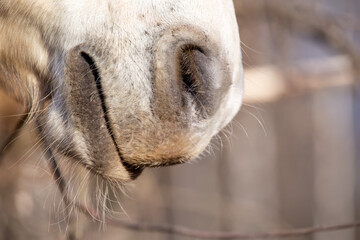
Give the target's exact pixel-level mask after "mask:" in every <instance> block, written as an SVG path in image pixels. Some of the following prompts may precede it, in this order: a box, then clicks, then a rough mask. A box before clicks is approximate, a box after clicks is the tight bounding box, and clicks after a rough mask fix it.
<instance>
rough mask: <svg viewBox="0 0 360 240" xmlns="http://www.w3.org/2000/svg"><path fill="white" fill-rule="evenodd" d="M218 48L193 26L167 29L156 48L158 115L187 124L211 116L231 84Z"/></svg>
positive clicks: (155, 91)
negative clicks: (180, 120)
mask: <svg viewBox="0 0 360 240" xmlns="http://www.w3.org/2000/svg"><path fill="white" fill-rule="evenodd" d="M221 51H222V50H221V49H220V48H219V44H217V43H216V41H214V40H213V39H211V37H210V36H208V35H207V34H206V33H204V32H203V31H201V30H199V29H197V28H195V27H189V26H181V27H177V28H174V29H170V30H169V31H167V32H166V33H165V34H164V35H163V36H162V37H161V38H160V40H159V41H158V43H157V44H156V47H155V64H154V70H155V81H154V82H155V84H154V93H155V104H154V106H153V107H154V109H155V111H157V114H158V115H160V116H163V117H164V118H166V119H169V118H176V119H177V120H179V119H182V121H184V122H187V123H188V122H189V119H191V120H192V121H200V120H204V119H207V118H210V117H211V116H213V115H214V114H215V113H216V112H217V110H218V108H219V105H220V102H221V100H222V99H223V98H224V97H225V95H226V92H227V91H228V90H229V88H230V85H231V70H229V69H228V66H229V64H227V61H226V59H224V57H223V56H224V55H225V54H223V53H222V52H221Z"/></svg>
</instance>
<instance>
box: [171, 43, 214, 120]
mask: <svg viewBox="0 0 360 240" xmlns="http://www.w3.org/2000/svg"><path fill="white" fill-rule="evenodd" d="M176 56H177V62H176V67H175V69H177V71H176V74H177V77H176V78H177V82H179V83H180V84H179V85H180V86H179V91H180V94H181V95H182V96H183V97H182V99H183V104H182V105H183V106H187V107H188V109H191V108H192V109H195V110H196V112H197V116H198V117H200V118H207V117H209V116H210V115H212V114H213V112H214V111H216V106H215V105H216V102H218V101H219V100H220V99H218V96H216V95H217V93H216V92H217V90H216V89H215V88H216V86H215V85H216V84H217V83H219V82H221V79H219V76H217V74H219V71H218V63H217V60H216V57H212V56H211V55H210V54H209V55H208V54H207V52H206V51H205V50H204V49H203V48H201V47H199V46H197V45H192V44H186V45H183V46H180V47H179V49H178V51H177V53H176ZM220 78H221V77H220ZM189 107H190V108H189Z"/></svg>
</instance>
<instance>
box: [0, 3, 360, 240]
mask: <svg viewBox="0 0 360 240" xmlns="http://www.w3.org/2000/svg"><path fill="white" fill-rule="evenodd" d="M234 4H235V8H236V14H237V17H238V23H239V29H240V36H241V40H242V49H243V63H244V67H245V96H244V105H243V107H242V109H241V111H240V112H239V114H238V115H237V116H236V118H235V119H234V121H233V122H232V123H231V124H230V125H229V126H228V127H227V128H226V129H225V130H224V131H222V132H221V133H220V134H219V136H217V137H215V138H214V139H213V141H212V143H211V145H210V147H208V149H207V153H205V154H203V156H202V157H201V158H199V159H197V160H196V161H194V162H192V163H190V164H184V165H181V166H174V167H169V168H162V169H151V170H145V172H144V173H143V174H142V176H140V177H139V178H138V179H137V180H136V181H135V182H134V183H133V184H132V186H130V187H129V189H128V190H127V192H128V196H122V197H121V198H122V200H121V202H122V207H123V209H124V210H125V212H126V214H125V213H120V214H119V216H118V217H119V218H121V219H129V220H131V221H135V222H146V223H154V224H169V225H181V226H187V227H191V228H194V229H198V230H208V231H231V232H232V231H236V232H242V233H246V234H251V233H262V232H273V231H277V230H282V229H287V230H291V229H298V228H304V227H311V226H318V225H331V224H342V223H349V222H353V221H356V220H360V202H359V201H360V177H359V174H357V172H359V171H360V146H358V143H359V140H360V95H359V86H360V85H359V84H360V75H359V72H360V67H359V66H360V1H359V0H342V1H339V0H312V1H304V0H234ZM0 99H1V101H0V111H1V115H2V116H10V115H12V116H13V117H1V118H0V144H1V141H3V139H5V136H7V135H9V133H10V131H11V129H13V128H14V127H15V125H16V119H18V118H19V117H17V116H16V114H18V113H21V109H20V108H19V107H18V106H16V104H15V103H12V102H11V101H10V100H8V99H7V98H6V97H5V95H4V94H3V93H1V92H0ZM37 144H38V139H37V138H36V135H35V134H34V131H33V130H32V129H30V128H28V129H26V130H25V131H24V132H23V133H22V134H21V136H20V138H19V139H18V140H17V141H16V142H15V144H14V146H12V149H11V151H10V152H8V153H7V154H6V161H4V162H3V163H2V167H1V168H0V209H1V211H0V239H63V236H64V232H66V231H69V229H67V228H66V221H64V218H63V216H62V214H61V212H62V211H61V208H62V204H61V195H60V194H59V192H58V190H57V187H56V185H55V184H54V182H53V180H52V178H51V174H50V173H49V169H48V166H47V165H46V163H44V161H45V160H44V159H43V154H42V152H41V149H39V148H36V147H35V148H34V147H33V146H38V145H37ZM121 211H122V210H121ZM84 221H86V220H84ZM82 228H84V229H85V230H84V231H83V234H84V238H83V239H94V240H95V239H111V240H112V239H160V240H161V239H164V240H165V239H170V240H183V239H190V238H186V237H179V236H174V235H171V234H157V233H144V232H137V231H129V230H126V229H120V228H117V227H112V226H110V225H108V226H107V227H106V229H105V231H104V230H103V229H102V228H101V227H99V224H98V223H92V222H90V221H87V223H86V224H85V226H82ZM285 239H291V240H312V239H313V240H322V239H324V240H325V239H326V240H332V239H334V240H340V239H341V240H355V239H360V231H359V230H358V229H347V230H341V231H332V232H324V233H316V234H311V235H307V236H301V237H292V238H285Z"/></svg>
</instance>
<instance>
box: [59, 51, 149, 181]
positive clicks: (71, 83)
mask: <svg viewBox="0 0 360 240" xmlns="http://www.w3.org/2000/svg"><path fill="white" fill-rule="evenodd" d="M67 61H68V62H67V65H68V69H67V73H66V79H67V80H66V81H67V84H68V97H67V101H68V108H69V110H70V112H71V113H72V115H73V123H74V126H75V129H78V130H79V131H80V132H81V134H82V135H83V137H84V140H85V142H87V143H88V145H89V147H88V149H87V151H88V152H89V154H90V155H89V156H90V157H91V158H92V159H93V160H92V163H91V164H90V165H89V164H85V162H83V161H82V163H83V164H85V165H86V167H87V169H90V170H91V171H92V172H94V173H95V174H99V175H101V176H103V177H106V178H114V179H117V178H119V179H120V180H121V179H123V178H124V180H126V179H129V178H130V179H129V180H132V179H135V178H136V177H137V176H139V175H140V173H141V171H142V168H141V167H135V166H132V165H130V164H128V163H127V162H126V161H125V160H124V158H123V156H122V154H121V151H120V149H119V147H118V145H117V144H116V141H115V138H114V135H113V133H112V127H111V122H110V119H109V117H108V115H107V109H108V108H107V106H106V93H105V92H104V91H103V88H102V85H101V80H102V79H101V76H100V73H99V70H98V68H97V66H96V64H95V61H94V60H93V58H92V57H91V56H90V55H89V54H88V53H86V52H85V51H81V49H80V48H75V49H74V50H72V51H71V52H69V58H68V60H67ZM89 70H90V71H89ZM94 93H97V94H96V95H98V97H94ZM89 99H90V101H89ZM95 115H98V116H95ZM105 132H107V134H106V133H105ZM106 135H107V136H106ZM115 156H117V158H118V159H120V161H121V165H119V163H116V161H114V160H112V159H114V157H115ZM121 168H122V169H121ZM124 174H125V175H124ZM126 176H128V177H126Z"/></svg>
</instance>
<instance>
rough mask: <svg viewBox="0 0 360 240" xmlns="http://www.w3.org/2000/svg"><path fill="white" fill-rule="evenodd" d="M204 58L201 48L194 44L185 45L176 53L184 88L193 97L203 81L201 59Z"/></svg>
mask: <svg viewBox="0 0 360 240" xmlns="http://www.w3.org/2000/svg"><path fill="white" fill-rule="evenodd" d="M204 58H206V56H205V54H204V52H203V50H202V49H201V48H200V47H198V46H194V45H185V46H183V47H181V48H180V51H179V54H178V61H179V62H178V65H179V66H178V68H179V74H180V78H181V81H182V83H183V87H184V90H185V91H186V92H189V93H190V94H191V95H192V96H193V97H195V98H196V95H197V94H198V93H199V91H200V88H201V82H202V81H203V79H202V78H203V76H202V72H203V70H202V69H201V64H204V63H201V60H204Z"/></svg>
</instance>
